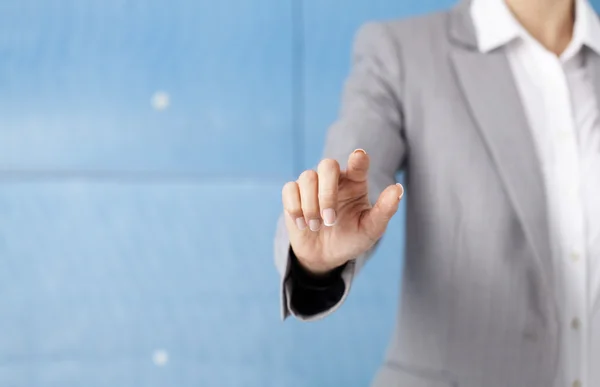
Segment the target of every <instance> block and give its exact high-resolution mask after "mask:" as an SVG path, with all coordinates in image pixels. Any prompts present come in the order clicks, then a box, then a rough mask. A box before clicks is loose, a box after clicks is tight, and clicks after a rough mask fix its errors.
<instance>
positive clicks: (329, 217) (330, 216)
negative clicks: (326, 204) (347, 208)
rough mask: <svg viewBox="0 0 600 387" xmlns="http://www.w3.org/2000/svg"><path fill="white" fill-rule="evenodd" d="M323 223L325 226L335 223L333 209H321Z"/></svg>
mask: <svg viewBox="0 0 600 387" xmlns="http://www.w3.org/2000/svg"><path fill="white" fill-rule="evenodd" d="M323 224H324V225H325V226H327V227H331V226H333V225H334V224H335V210H334V209H333V208H328V209H326V210H323Z"/></svg>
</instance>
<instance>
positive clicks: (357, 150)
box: [352, 148, 367, 155]
mask: <svg viewBox="0 0 600 387" xmlns="http://www.w3.org/2000/svg"><path fill="white" fill-rule="evenodd" d="M358 152H362V153H363V154H365V155H366V154H367V152H366V151H365V150H364V149H362V148H358V149H355V150H354V152H352V153H358Z"/></svg>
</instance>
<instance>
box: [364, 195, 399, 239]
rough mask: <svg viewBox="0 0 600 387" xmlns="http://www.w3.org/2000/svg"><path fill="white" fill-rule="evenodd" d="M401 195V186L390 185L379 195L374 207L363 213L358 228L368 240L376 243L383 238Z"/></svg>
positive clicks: (396, 209)
mask: <svg viewBox="0 0 600 387" xmlns="http://www.w3.org/2000/svg"><path fill="white" fill-rule="evenodd" d="M403 195H404V188H403V187H402V185H400V184H394V185H390V186H389V187H387V188H386V189H385V190H384V191H383V192H382V193H381V195H379V199H377V202H376V203H375V205H374V206H373V207H372V208H371V209H369V210H367V211H366V212H365V213H364V215H363V217H362V219H361V222H360V228H361V230H362V231H363V232H364V233H365V234H366V235H367V236H368V237H369V239H371V240H373V241H377V240H379V238H381V237H382V236H383V233H384V232H385V229H386V228H387V225H388V223H389V221H390V219H392V217H393V216H394V214H395V213H396V211H398V205H399V203H400V199H402V196H403Z"/></svg>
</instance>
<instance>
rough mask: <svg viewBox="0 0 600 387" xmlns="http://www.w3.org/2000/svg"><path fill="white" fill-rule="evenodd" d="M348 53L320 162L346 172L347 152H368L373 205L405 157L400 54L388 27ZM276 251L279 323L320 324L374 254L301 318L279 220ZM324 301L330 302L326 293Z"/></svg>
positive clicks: (373, 28) (362, 36) (362, 34)
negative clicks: (293, 320) (330, 161)
mask: <svg viewBox="0 0 600 387" xmlns="http://www.w3.org/2000/svg"><path fill="white" fill-rule="evenodd" d="M352 51H353V54H352V68H351V72H350V75H349V76H348V78H347V80H346V83H345V86H344V91H343V96H342V103H341V109H340V113H339V118H338V119H337V121H336V122H335V123H334V124H333V125H332V126H331V127H330V128H329V131H328V135H327V139H326V143H325V150H324V152H323V157H324V158H332V159H335V160H337V161H338V162H339V163H340V165H341V167H342V169H345V167H346V163H347V159H348V156H349V155H350V153H352V152H353V151H354V150H355V149H357V148H362V149H364V150H366V151H367V153H368V154H369V156H370V159H371V166H370V170H369V177H368V183H369V199H370V200H371V202H373V203H374V202H375V201H376V200H377V198H378V197H379V195H380V193H381V192H382V191H383V190H384V189H385V188H386V187H387V186H388V185H391V184H394V183H395V182H396V178H395V176H396V173H397V172H398V171H399V169H400V168H401V166H402V164H403V163H404V159H405V155H406V141H405V138H404V134H403V114H402V105H401V101H400V95H399V94H400V90H401V88H402V84H403V81H402V71H401V58H400V50H399V48H398V47H397V46H396V45H395V43H394V41H393V38H392V35H391V34H390V31H389V27H388V25H387V24H385V23H367V24H365V25H363V26H362V27H361V28H360V29H359V31H358V33H357V34H356V36H355V39H354V44H353V50H352ZM274 247H275V266H276V267H277V270H278V272H279V276H280V286H281V316H282V319H285V318H287V317H288V316H289V315H290V314H291V315H294V316H295V317H297V318H299V319H301V320H315V319H319V318H322V317H324V316H327V315H328V314H330V313H332V312H333V311H335V310H336V309H337V308H338V307H339V306H340V305H341V304H342V303H343V301H344V300H345V299H346V297H347V296H348V293H349V291H350V285H351V284H352V280H353V278H354V277H355V276H356V274H357V273H358V272H359V270H360V268H361V267H362V266H363V265H364V263H365V262H366V261H367V260H368V259H369V257H370V256H371V254H372V250H373V249H372V250H371V251H368V252H366V253H365V254H363V255H361V256H359V257H356V259H354V260H352V261H350V262H348V264H347V265H346V266H345V267H344V269H343V271H342V272H341V277H342V279H343V283H344V289H343V291H342V292H339V293H340V295H339V296H337V298H339V300H336V301H337V302H335V303H333V305H331V306H330V307H328V308H327V309H326V310H322V311H319V312H316V313H313V314H312V315H306V314H303V313H299V312H298V311H297V309H296V308H295V307H294V304H293V303H292V299H297V298H298V297H292V295H293V293H294V286H293V285H294V281H292V280H291V279H290V277H291V276H290V270H292V267H293V265H292V264H291V257H290V244H289V239H288V235H287V230H286V227H285V222H284V219H283V216H281V217H280V218H279V222H278V225H277V232H276V237H275V246H274ZM323 297H326V298H329V299H331V295H328V294H326V293H323ZM329 304H331V302H330V303H329Z"/></svg>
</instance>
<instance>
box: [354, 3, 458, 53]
mask: <svg viewBox="0 0 600 387" xmlns="http://www.w3.org/2000/svg"><path fill="white" fill-rule="evenodd" d="M449 16H450V11H440V12H435V13H429V14H426V15H421V16H415V17H409V18H402V19H392V20H378V21H369V22H366V23H364V24H363V25H362V26H361V27H360V28H359V29H358V32H357V33H356V36H355V41H356V42H358V43H365V44H369V45H375V46H376V45H377V44H381V43H383V44H386V43H387V44H389V43H393V44H396V45H401V46H419V45H426V44H431V43H435V42H446V41H447V40H448V23H449Z"/></svg>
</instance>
